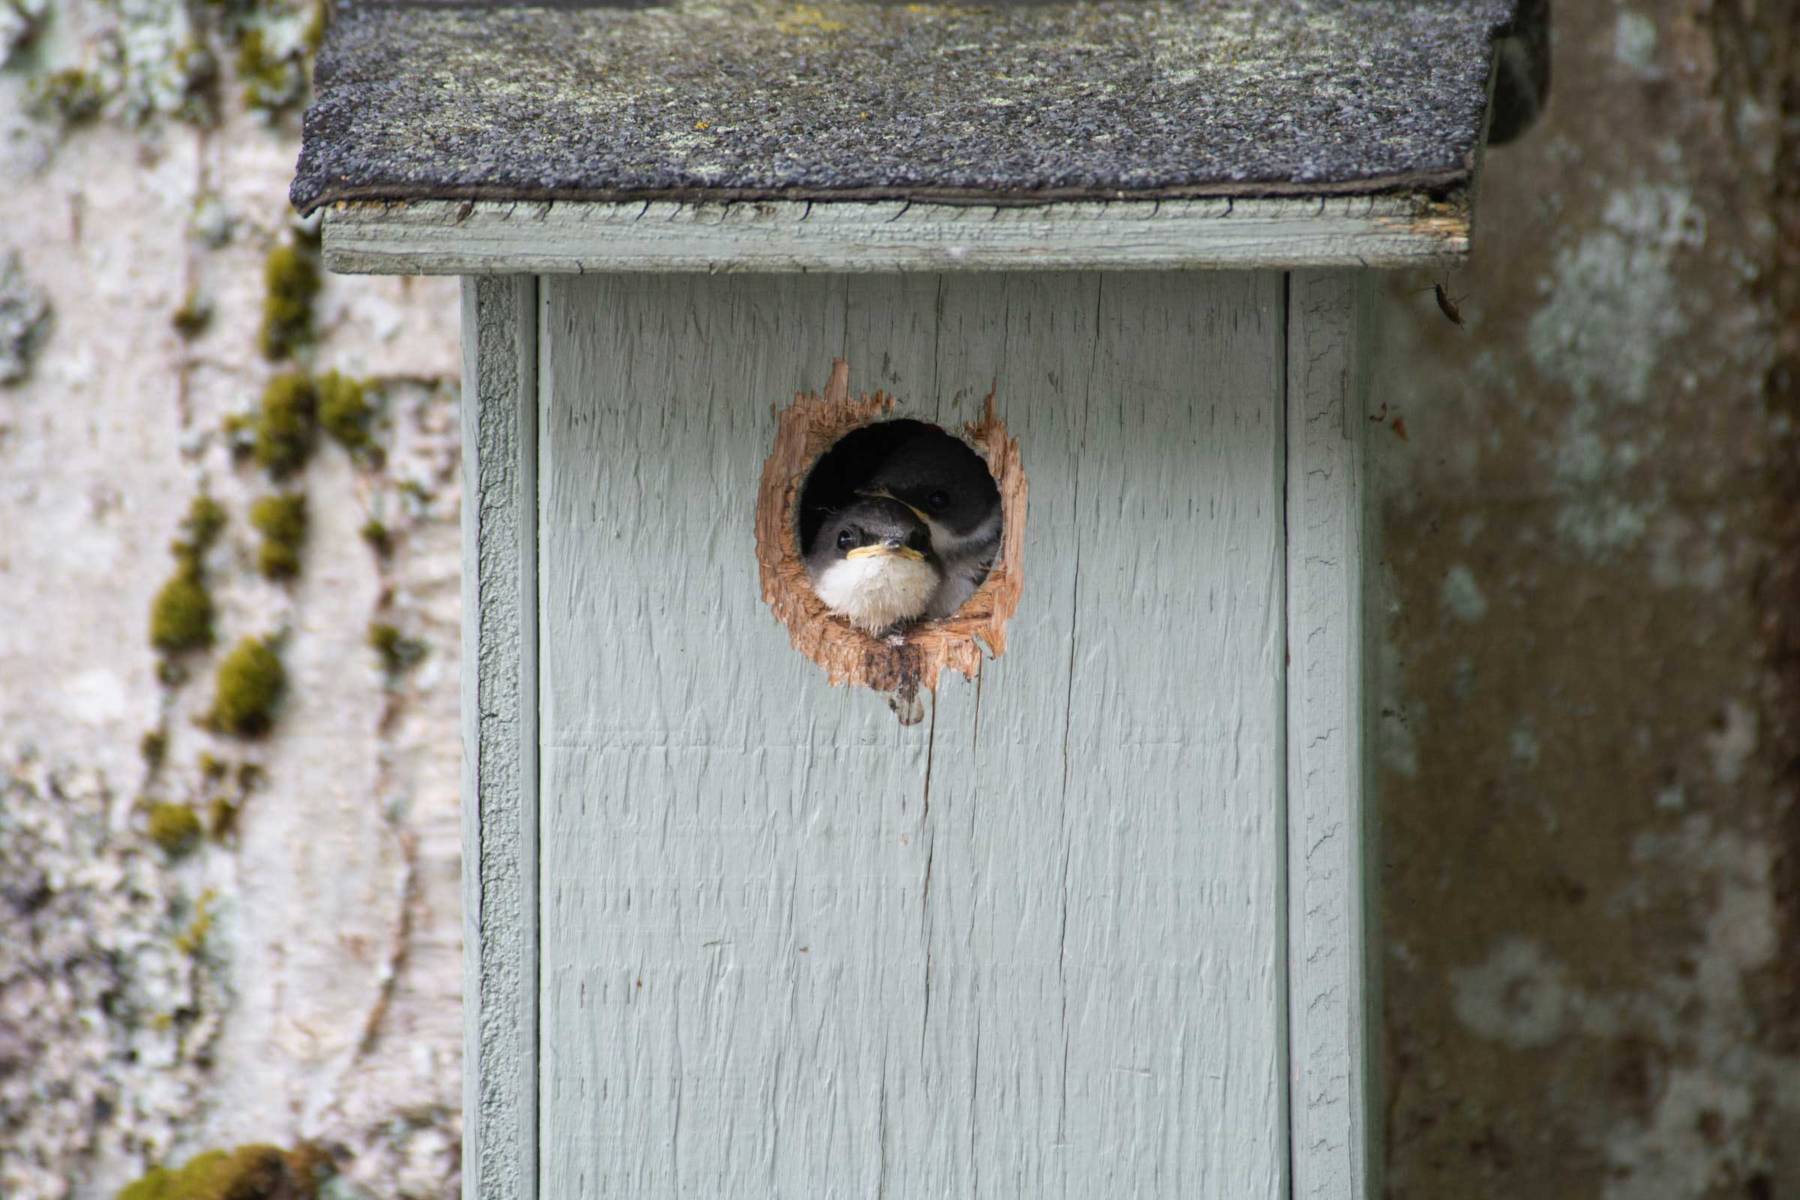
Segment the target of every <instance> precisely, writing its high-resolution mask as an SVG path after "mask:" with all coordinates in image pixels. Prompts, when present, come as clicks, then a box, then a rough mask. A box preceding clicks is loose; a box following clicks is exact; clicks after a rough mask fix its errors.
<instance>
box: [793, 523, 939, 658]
mask: <svg viewBox="0 0 1800 1200" xmlns="http://www.w3.org/2000/svg"><path fill="white" fill-rule="evenodd" d="M806 572H807V574H808V575H809V576H811V577H812V585H813V591H814V592H816V593H817V594H818V597H819V599H821V600H823V601H824V602H825V607H826V608H828V609H830V610H831V611H832V612H834V613H836V614H837V615H839V616H841V617H844V618H846V619H848V620H849V622H850V624H852V625H854V626H855V627H856V628H858V629H860V630H862V631H863V632H864V633H866V634H868V635H869V636H870V637H882V636H884V635H886V634H888V633H890V632H891V631H893V629H894V628H895V627H896V626H898V625H902V624H904V623H906V622H907V621H911V620H914V619H916V618H918V617H920V616H922V615H923V614H924V612H925V609H926V605H927V604H928V603H929V602H930V600H931V598H932V596H933V595H935V594H936V593H937V591H938V587H939V584H940V583H942V582H943V572H942V571H941V570H940V569H939V567H938V562H937V558H936V556H935V555H933V554H932V553H931V535H930V531H929V530H928V529H927V528H926V526H925V523H924V522H923V521H921V520H919V518H918V517H916V516H914V515H913V514H912V512H910V511H909V510H908V509H907V507H906V505H904V504H901V503H899V502H898V501H896V500H889V499H882V498H876V497H867V496H865V497H862V498H859V499H857V500H855V501H854V502H852V503H851V504H849V505H846V506H845V507H844V508H842V509H839V510H838V511H837V512H835V513H832V514H831V515H830V517H828V518H827V519H826V521H825V524H824V525H823V526H822V527H821V528H820V529H819V532H818V535H817V536H816V537H814V538H813V543H812V546H811V548H810V549H808V550H807V552H806Z"/></svg>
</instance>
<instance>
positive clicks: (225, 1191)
mask: <svg viewBox="0 0 1800 1200" xmlns="http://www.w3.org/2000/svg"><path fill="white" fill-rule="evenodd" d="M327 1169H328V1162H327V1160H326V1157H325V1155H324V1154H323V1153H322V1152H320V1151H319V1150H316V1149H314V1148H313V1147H310V1146H302V1147H300V1148H299V1149H296V1150H282V1149H280V1148H278V1147H275V1146H260V1145H253V1146H239V1147H238V1148H237V1149H235V1150H208V1151H207V1152H206V1153H204V1154H198V1155H195V1156H194V1157H193V1158H190V1159H189V1160H188V1161H187V1162H186V1163H185V1164H184V1165H183V1166H181V1167H179V1168H176V1169H173V1170H171V1169H170V1168H168V1167H153V1168H152V1169H151V1170H150V1172H149V1173H148V1174H146V1175H144V1176H143V1177H142V1178H141V1179H139V1180H137V1181H136V1182H135V1183H129V1184H127V1185H125V1187H124V1189H123V1190H121V1191H120V1192H119V1196H118V1200H315V1198H316V1197H317V1196H318V1194H319V1185H320V1183H321V1182H323V1176H325V1175H326V1173H327Z"/></svg>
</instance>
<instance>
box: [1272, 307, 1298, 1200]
mask: <svg viewBox="0 0 1800 1200" xmlns="http://www.w3.org/2000/svg"><path fill="white" fill-rule="evenodd" d="M1293 330H1294V274H1293V272H1292V271H1284V272H1282V275H1281V332H1280V337H1279V339H1278V341H1277V344H1278V346H1279V351H1278V352H1277V354H1276V360H1277V361H1276V370H1277V372H1278V373H1279V379H1278V381H1277V385H1276V388H1275V394H1276V395H1277V396H1278V397H1280V400H1279V402H1278V411H1277V412H1276V415H1275V422H1276V426H1277V428H1276V435H1275V444H1276V447H1277V449H1276V458H1277V462H1276V464H1275V486H1276V487H1277V488H1279V489H1280V502H1281V553H1280V555H1279V556H1278V569H1279V570H1280V572H1281V578H1280V579H1279V580H1278V581H1277V585H1276V586H1277V588H1278V592H1277V595H1279V596H1280V598H1281V600H1280V609H1281V612H1280V618H1279V619H1280V622H1281V628H1280V630H1279V637H1280V646H1281V661H1280V664H1279V667H1278V672H1279V676H1280V681H1279V683H1278V685H1277V689H1278V694H1279V696H1280V697H1281V700H1280V706H1281V712H1280V714H1279V716H1278V718H1277V720H1276V730H1277V733H1276V738H1277V744H1276V747H1275V761H1276V762H1277V763H1278V764H1280V766H1279V767H1278V768H1277V770H1276V784H1275V812H1276V818H1275V819H1276V820H1277V821H1279V822H1280V823H1281V833H1280V837H1279V838H1278V839H1277V846H1278V849H1277V852H1276V856H1275V867H1274V871H1275V928H1276V930H1277V937H1278V939H1279V941H1278V942H1277V943H1276V945H1277V950H1276V965H1275V969H1276V971H1277V972H1278V973H1279V975H1280V979H1279V981H1278V982H1277V985H1276V988H1275V995H1276V997H1277V1003H1276V1013H1275V1030H1276V1038H1277V1047H1276V1059H1275V1070H1276V1081H1277V1082H1276V1085H1275V1086H1276V1087H1277V1088H1278V1089H1279V1091H1280V1095H1279V1096H1278V1097H1277V1098H1276V1108H1277V1111H1279V1112H1280V1113H1281V1114H1282V1122H1281V1139H1280V1145H1278V1146H1277V1147H1276V1154H1275V1157H1276V1160H1277V1162H1278V1163H1279V1164H1280V1166H1279V1170H1280V1182H1279V1184H1278V1185H1277V1194H1278V1195H1280V1196H1281V1197H1283V1200H1293V1196H1294V1187H1295V1185H1294V1133H1295V1131H1294V1117H1293V1113H1294V1084H1293V1078H1294V1036H1293V1035H1294V1029H1293V1020H1292V1016H1291V1012H1292V995H1293V993H1292V989H1293V986H1294V972H1293V970H1292V967H1291V964H1290V959H1291V956H1292V953H1293V944H1294V943H1293V938H1294V925H1293V917H1292V914H1291V912H1290V909H1289V905H1290V904H1291V889H1292V887H1293V880H1292V871H1291V868H1290V864H1291V862H1292V854H1293V839H1294V834H1293V819H1292V813H1293V808H1292V797H1291V796H1290V795H1289V793H1290V790H1291V788H1292V781H1291V780H1290V779H1289V774H1290V771H1289V769H1288V765H1287V764H1288V761H1289V760H1288V754H1289V740H1290V738H1291V737H1292V736H1293V730H1292V729H1291V728H1290V726H1291V724H1292V712H1293V701H1292V688H1293V686H1294V676H1293V658H1294V655H1293V649H1292V646H1291V644H1290V642H1289V639H1290V638H1291V637H1292V634H1293V614H1292V612H1291V611H1290V610H1291V609H1292V607H1293V591H1292V588H1293V578H1294V571H1293V555H1294V506H1293V498H1292V492H1291V489H1292V480H1293V474H1292V472H1293V465H1294V464H1293V453H1294V452H1293V441H1292V438H1293V422H1292V419H1291V415H1290V414H1291V408H1292V405H1293V394H1292V393H1293V385H1294V368H1293V364H1292V363H1291V362H1289V361H1288V360H1289V355H1290V353H1291V347H1292V338H1293Z"/></svg>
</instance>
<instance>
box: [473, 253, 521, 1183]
mask: <svg viewBox="0 0 1800 1200" xmlns="http://www.w3.org/2000/svg"><path fill="white" fill-rule="evenodd" d="M537 292H538V289H537V280H536V279H535V278H533V277H531V276H508V277H502V278H497V279H482V280H474V279H471V280H467V281H465V282H464V284H463V296H462V310H463V311H462V327H463V381H464V382H463V389H464V394H463V405H462V417H463V507H462V523H463V679H462V725H463V728H462V733H463V803H464V812H463V1009H464V1014H463V1022H464V1024H463V1028H464V1034H463V1114H464V1118H463V1119H464V1120H465V1121H467V1122H468V1137H467V1139H466V1143H465V1145H464V1148H463V1195H464V1196H465V1197H466V1198H467V1200H530V1198H531V1197H533V1196H535V1195H537V1191H536V1188H537V1160H536V1153H537V1074H538V1071H537V1067H538V1063H537V1054H538V1042H537V1019H538V1004H537V925H538V920H537V918H538V896H537V884H538V871H537V849H538V828H537V818H538V794H537V787H538V726H537V646H538V640H537V516H538V480H537V406H536V399H537V395H538V385H537V348H538V338H537Z"/></svg>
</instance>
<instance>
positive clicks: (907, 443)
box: [756, 359, 1027, 720]
mask: <svg viewBox="0 0 1800 1200" xmlns="http://www.w3.org/2000/svg"><path fill="white" fill-rule="evenodd" d="M849 384H850V368H849V364H848V363H846V362H845V361H844V360H842V359H838V360H836V361H834V362H833V364H832V371H831V376H830V380H829V382H828V383H827V384H826V387H825V391H824V393H823V394H822V395H821V394H814V393H801V394H800V395H798V396H796V397H795V398H794V402H793V404H791V405H789V406H788V407H787V408H786V409H784V410H782V411H781V412H780V413H778V414H777V423H776V433H775V445H774V448H773V450H772V451H771V453H770V455H769V457H768V460H767V461H766V462H765V463H764V464H763V475H762V486H761V489H760V491H759V493H758V496H757V509H756V551H757V562H758V565H759V568H760V572H761V577H762V586H763V599H764V600H765V601H766V602H767V603H768V605H769V607H770V609H771V610H772V611H773V612H774V614H775V616H776V618H777V619H778V620H780V621H781V622H782V624H784V625H786V626H787V629H788V635H789V638H790V640H791V641H792V642H793V645H794V648H795V649H797V650H799V651H800V652H801V653H802V654H805V655H806V656H807V657H809V658H811V659H812V660H813V661H814V662H816V663H818V664H819V665H820V666H821V667H823V668H824V669H825V672H826V675H827V676H828V678H829V679H830V681H831V682H832V683H834V684H838V683H849V684H858V685H861V686H864V687H870V688H874V689H876V690H878V691H882V692H887V693H890V694H891V697H892V698H896V699H898V700H899V701H902V702H904V703H896V704H895V710H896V711H897V712H900V713H901V715H902V719H903V720H904V719H906V717H907V713H908V711H909V710H911V711H914V712H922V709H921V708H920V707H919V706H918V705H917V704H916V697H917V694H918V692H919V690H920V689H921V688H923V689H925V690H927V691H929V690H933V689H935V688H936V687H937V682H938V677H939V676H940V674H941V673H942V672H943V670H944V669H945V668H949V669H951V670H956V671H960V672H962V674H963V675H965V676H967V677H969V678H973V677H974V676H975V674H976V673H977V672H978V671H979V670H980V668H981V662H982V659H983V658H984V657H987V656H990V655H991V656H995V657H998V656H999V655H1000V654H1002V653H1003V652H1004V651H1005V649H1006V622H1007V621H1008V620H1009V619H1010V618H1011V617H1012V615H1013V613H1014V612H1015V611H1016V610H1017V608H1018V604H1019V594H1020V591H1021V589H1022V587H1023V582H1024V576H1023V572H1022V562H1021V559H1022V555H1023V551H1024V541H1025V536H1024V533H1025V506H1026V490H1027V489H1026V480H1025V472H1024V468H1023V466H1022V465H1021V462H1020V456H1019V445H1018V442H1017V441H1016V440H1014V439H1013V438H1011V437H1009V436H1008V435H1007V432H1006V427H1005V425H1004V424H1003V423H1002V422H1001V421H1000V420H999V418H998V417H996V416H995V415H994V406H993V394H992V393H990V394H989V396H988V403H987V405H986V408H985V411H984V413H983V415H982V417H981V419H980V420H978V421H971V422H969V423H967V424H966V425H965V426H964V427H963V428H962V429H961V430H959V431H955V432H952V431H948V430H944V429H942V428H940V427H939V426H937V425H933V424H931V423H930V422H926V421H920V420H917V419H913V418H909V417H905V416H895V415H893V410H894V408H895V406H896V400H895V398H894V397H891V396H888V395H885V394H883V393H881V392H876V393H874V394H873V395H866V394H865V395H858V396H854V397H853V396H851V394H850V387H849ZM959 433H960V434H961V436H957V435H958V434H959ZM957 455H966V456H967V458H966V459H958V458H957V457H956V456H957ZM920 461H925V462H927V463H929V464H930V465H929V466H928V467H927V468H926V469H925V470H924V472H920V471H919V470H914V469H909V466H908V464H913V465H915V466H916V464H917V463H918V462H920ZM884 464H887V468H886V470H885V473H884V469H883V465H884ZM946 464H948V465H947V466H946ZM959 465H960V468H961V473H960V474H958V470H959ZM946 470H947V471H948V472H949V476H950V477H951V478H953V479H955V480H958V481H960V483H961V484H962V487H961V489H960V491H959V490H958V489H957V488H956V487H946V488H939V487H935V486H926V485H927V484H928V483H931V482H933V481H934V480H935V479H936V478H937V475H935V474H933V473H934V472H938V473H941V472H944V471H946ZM984 488H991V491H987V492H986V493H985V496H981V495H979V494H980V493H982V492H983V489H984ZM870 493H873V495H871V494H870ZM940 493H943V494H940ZM959 496H960V497H962V498H963V499H962V500H960V501H959V500H958V497H959ZM970 497H975V501H974V502H973V503H971V502H970V501H969V499H968V498H970ZM990 499H991V500H993V501H997V503H998V507H999V511H998V514H997V517H998V526H999V529H998V538H997V543H998V544H997V546H995V548H994V551H993V555H992V559H991V564H992V565H991V567H989V569H988V570H987V571H986V574H985V575H981V574H980V573H979V571H978V570H975V571H972V572H971V574H970V576H969V579H970V586H973V592H972V594H971V593H969V592H968V589H967V586H964V587H962V588H952V589H947V590H946V591H943V592H938V593H935V594H934V600H935V601H936V603H937V605H938V606H939V607H943V606H946V605H949V604H951V603H952V602H954V601H955V600H958V599H961V603H960V604H957V605H956V606H955V607H954V610H953V611H949V612H947V613H945V614H943V615H937V614H936V613H935V612H933V613H929V614H924V613H922V614H920V615H919V616H918V617H916V618H914V619H911V620H905V621H901V622H898V623H896V624H895V625H893V626H891V627H889V628H885V629H883V630H880V631H878V632H872V631H870V630H868V629H862V628H858V627H857V626H856V625H855V624H853V623H852V621H851V620H850V619H849V618H848V617H847V616H846V615H843V614H842V613H839V612H833V611H832V610H831V608H830V607H828V605H827V604H826V603H825V601H824V600H822V599H821V598H820V596H819V594H818V592H817V591H815V590H814V580H813V576H812V574H810V573H809V571H808V569H807V563H806V550H807V548H809V547H810V548H813V549H815V551H817V550H818V549H819V547H820V546H822V545H823V544H824V543H823V542H822V541H821V533H822V532H825V531H826V530H827V526H831V527H832V528H831V532H832V534H833V536H832V539H831V544H832V545H835V546H840V548H841V549H842V551H843V553H844V554H848V553H849V552H850V550H851V549H852V548H854V547H856V546H858V545H860V544H862V543H863V542H868V543H869V544H871V545H874V544H876V543H877V542H879V541H884V540H885V541H886V542H887V543H888V544H889V545H890V546H893V545H899V544H907V545H909V546H916V547H921V548H925V547H928V548H929V553H928V556H927V557H929V558H930V559H931V560H932V561H934V562H935V563H936V564H937V565H938V567H939V569H940V570H942V569H943V565H944V563H945V562H946V558H945V557H940V556H939V555H938V553H937V551H938V548H939V547H940V546H941V547H944V548H947V549H948V550H949V551H950V554H949V555H948V556H947V559H948V561H949V563H950V564H951V566H952V567H955V566H959V565H961V566H967V565H970V564H973V563H975V562H976V561H977V559H978V558H985V556H982V555H978V554H977V553H976V552H975V551H976V548H977V547H979V546H980V545H982V544H983V543H982V539H983V538H990V537H991V534H992V530H991V528H983V527H981V526H980V524H979V522H978V521H976V520H973V519H971V514H972V513H974V514H976V515H979V512H978V510H979V509H980V508H981V505H982V504H985V503H987V502H988V500H990ZM987 511H988V513H989V515H994V514H992V510H991V509H988V510H987ZM865 512H868V513H873V514H874V516H875V518H876V519H875V520H874V521H873V522H868V521H862V520H860V519H859V514H861V513H865ZM884 515H885V517H886V518H887V520H885V522H884V521H883V520H882V518H883V516H884ZM840 518H841V519H840ZM864 525H870V526H871V528H870V529H864V528H863V526H864ZM846 527H850V528H846ZM963 534H966V535H968V536H961V535H963ZM927 535H929V536H927ZM840 537H841V538H842V541H841V543H840V542H839V540H838V539H839V538H840ZM989 544H991V541H990V542H989ZM861 553H864V554H871V553H875V551H873V550H865V551H862V552H861ZM912 556H913V557H917V556H916V555H912ZM830 558H831V556H830V553H829V552H826V554H825V556H824V557H822V558H819V559H817V560H815V566H819V565H822V564H827V563H829V561H830ZM976 581H978V584H977V583H976ZM834 594H835V593H834ZM964 595H966V599H962V596H964Z"/></svg>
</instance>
